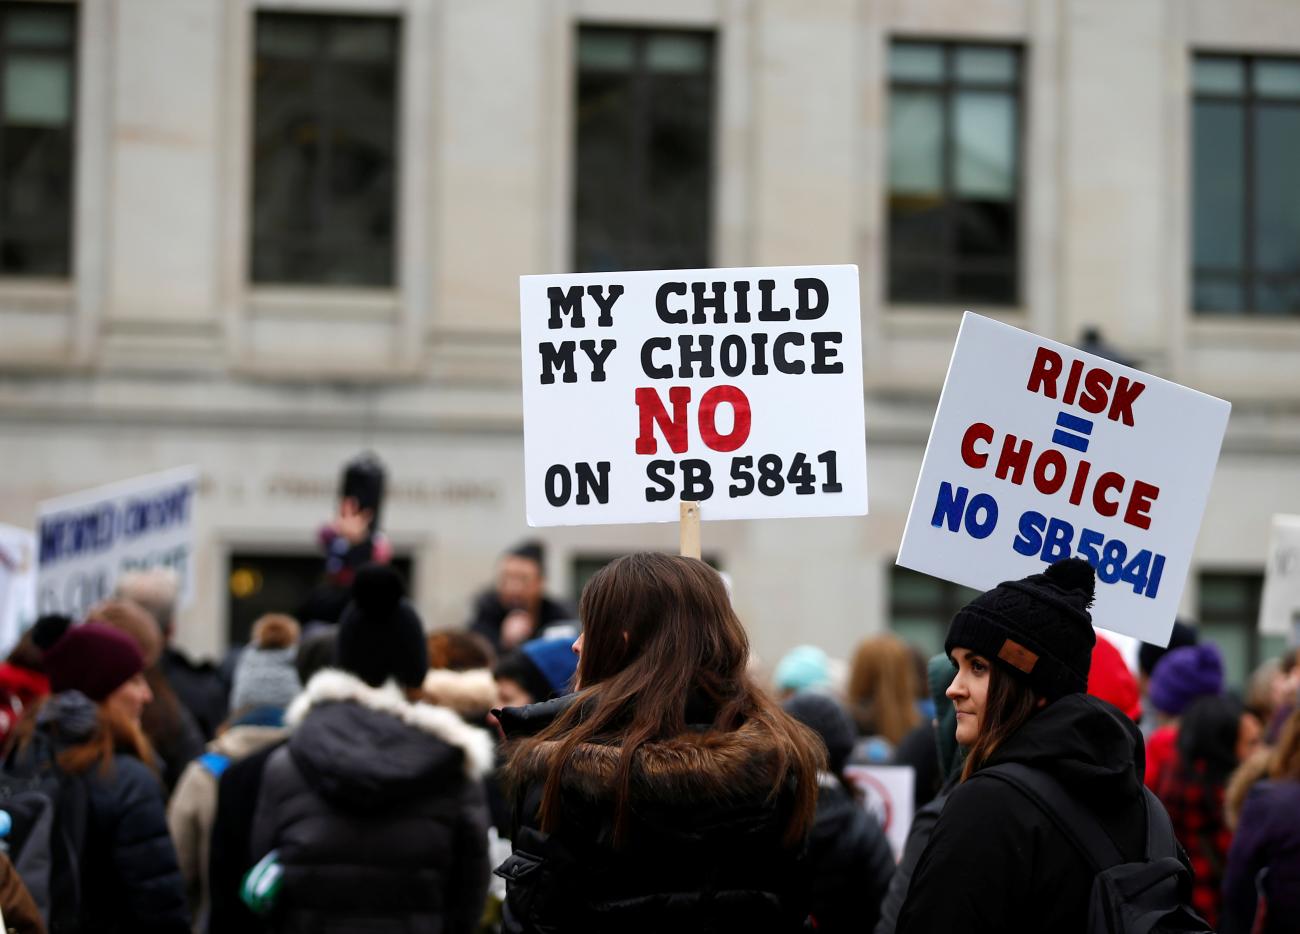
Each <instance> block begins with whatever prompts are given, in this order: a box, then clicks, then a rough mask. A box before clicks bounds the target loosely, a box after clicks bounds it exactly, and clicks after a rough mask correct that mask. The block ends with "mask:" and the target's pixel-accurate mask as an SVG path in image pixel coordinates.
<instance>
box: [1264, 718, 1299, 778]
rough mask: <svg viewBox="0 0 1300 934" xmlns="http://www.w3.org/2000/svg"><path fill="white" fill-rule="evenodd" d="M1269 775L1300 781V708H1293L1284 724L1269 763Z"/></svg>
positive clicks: (1270, 776)
mask: <svg viewBox="0 0 1300 934" xmlns="http://www.w3.org/2000/svg"><path fill="white" fill-rule="evenodd" d="M1268 776H1269V778H1288V779H1291V780H1292V781H1300V709H1296V710H1293V711H1292V712H1291V716H1289V717H1287V718H1286V722H1285V723H1284V724H1283V725H1282V733H1281V736H1279V737H1278V740H1277V745H1276V746H1274V747H1273V758H1272V760H1271V761H1270V762H1269V764H1268Z"/></svg>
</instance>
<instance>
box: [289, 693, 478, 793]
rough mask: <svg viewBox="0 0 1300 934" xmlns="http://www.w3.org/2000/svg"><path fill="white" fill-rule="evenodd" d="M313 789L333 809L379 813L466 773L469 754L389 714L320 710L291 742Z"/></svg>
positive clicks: (345, 704)
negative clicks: (465, 766) (465, 767)
mask: <svg viewBox="0 0 1300 934" xmlns="http://www.w3.org/2000/svg"><path fill="white" fill-rule="evenodd" d="M289 754H290V755H291V756H293V761H294V763H295V764H296V765H297V766H298V768H299V769H300V770H301V771H302V774H303V777H304V778H305V779H306V780H307V783H308V784H309V785H311V786H312V788H314V789H315V790H316V791H317V792H318V793H319V794H320V795H321V797H323V798H325V799H327V800H328V801H329V802H330V803H331V804H333V805H335V806H337V807H339V808H341V809H343V810H349V811H374V810H378V809H380V808H382V807H386V806H389V805H392V804H396V803H398V802H400V801H405V800H406V799H408V798H410V797H412V796H414V795H417V794H422V793H424V794H427V793H428V792H430V791H432V790H433V789H436V788H438V787H439V786H441V785H447V784H451V783H453V782H455V781H457V780H458V779H459V777H460V776H461V775H462V774H463V771H464V761H465V754H464V752H463V751H462V750H461V749H460V748H458V747H456V746H453V745H451V744H449V743H446V742H444V741H442V740H440V739H438V738H437V737H435V736H430V735H429V734H428V733H426V732H424V731H423V730H420V729H417V728H416V727H414V726H410V725H408V724H406V723H403V722H402V721H401V720H399V719H397V718H396V717H394V716H391V715H390V714H388V713H385V712H383V711H379V710H372V709H370V708H368V707H364V706H362V705H361V704H357V703H352V702H349V701H341V702H337V703H329V704H322V705H320V706H318V707H316V708H314V709H313V710H312V711H311V713H309V714H308V715H307V717H306V718H305V719H304V720H303V721H302V723H301V724H300V725H299V726H298V728H297V729H296V730H294V732H293V735H292V736H290V738H289Z"/></svg>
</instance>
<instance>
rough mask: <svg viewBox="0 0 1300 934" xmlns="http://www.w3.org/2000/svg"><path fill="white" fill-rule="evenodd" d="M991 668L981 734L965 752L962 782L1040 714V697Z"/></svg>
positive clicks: (1018, 681)
mask: <svg viewBox="0 0 1300 934" xmlns="http://www.w3.org/2000/svg"><path fill="white" fill-rule="evenodd" d="M988 664H989V692H988V696H987V697H985V698H984V715H983V716H982V717H981V718H980V725H979V726H980V729H979V734H978V735H977V736H976V737H975V742H973V743H971V746H970V749H969V750H967V752H966V764H965V765H963V766H962V770H961V780H962V781H963V782H964V781H966V779H968V778H970V777H971V776H972V775H974V774H975V773H976V772H977V771H979V770H980V769H981V768H983V767H984V765H985V763H987V762H988V761H989V757H990V756H992V755H993V753H995V752H996V751H997V750H998V747H1000V746H1001V745H1002V744H1003V743H1005V742H1006V741H1007V739H1008V738H1009V737H1010V736H1011V734H1013V733H1015V732H1016V730H1018V729H1020V728H1021V727H1022V726H1024V725H1025V724H1026V723H1027V722H1029V718H1030V717H1032V716H1033V715H1034V714H1035V713H1036V712H1037V710H1038V695H1037V694H1035V693H1034V692H1033V690H1032V689H1031V688H1030V687H1029V686H1028V685H1026V684H1025V683H1024V682H1022V681H1020V680H1019V679H1017V678H1015V677H1014V676H1012V675H1009V674H1007V673H1006V672H1004V671H1002V669H1001V667H1000V666H999V665H997V664H995V663H992V662H990V663H988Z"/></svg>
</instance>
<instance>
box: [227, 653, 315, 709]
mask: <svg viewBox="0 0 1300 934" xmlns="http://www.w3.org/2000/svg"><path fill="white" fill-rule="evenodd" d="M296 653H297V650H296V649H295V648H293V647H290V648H286V649H259V648H257V647H256V646H252V645H250V646H248V647H247V648H245V649H244V651H242V652H240V653H239V663H238V664H237V665H236V666H235V683H234V686H233V687H232V688H231V691H230V712H231V713H232V714H234V713H239V712H240V711H244V710H251V709H253V708H257V707H279V708H284V707H288V706H289V703H290V701H292V700H293V699H294V697H296V696H297V695H298V692H299V691H301V690H302V682H301V681H300V680H298V670H297V669H296V668H295V667H294V664H293V662H294V656H295V654H296Z"/></svg>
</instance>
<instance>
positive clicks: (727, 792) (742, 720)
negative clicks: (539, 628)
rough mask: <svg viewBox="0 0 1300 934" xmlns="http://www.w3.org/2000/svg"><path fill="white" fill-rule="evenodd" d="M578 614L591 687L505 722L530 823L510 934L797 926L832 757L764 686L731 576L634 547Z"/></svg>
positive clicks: (516, 868)
mask: <svg viewBox="0 0 1300 934" xmlns="http://www.w3.org/2000/svg"><path fill="white" fill-rule="evenodd" d="M579 615H580V618H581V620H582V623H583V634H582V636H581V637H579V639H578V641H577V642H576V643H575V651H577V652H578V654H579V661H578V691H577V693H575V694H571V695H568V696H566V697H563V698H559V699H557V700H553V701H548V702H545V703H542V704H534V705H531V706H528V707H522V708H507V709H504V710H500V711H497V712H496V715H497V717H498V719H499V720H500V722H501V726H502V729H503V730H504V732H505V735H506V737H507V739H508V740H510V741H511V742H512V743H513V745H512V747H511V749H510V752H509V761H508V764H507V768H506V779H507V785H508V787H510V788H512V789H513V798H514V803H515V814H516V815H517V816H518V821H517V826H516V828H515V831H514V833H513V834H512V836H511V839H512V841H513V843H514V853H513V854H512V855H511V856H510V858H509V859H508V860H507V861H506V862H505V863H504V864H503V865H502V866H501V867H499V868H498V869H497V874H498V875H500V876H502V877H504V878H505V880H506V902H505V906H504V929H505V930H506V931H507V932H515V934H518V932H537V934H540V932H550V931H564V932H566V934H572V932H587V931H590V932H612V931H617V932H620V934H637V932H643V934H649V932H671V934H692V932H705V931H710V932H721V931H745V932H749V934H764V932H793V931H797V930H800V929H801V928H802V925H803V923H804V921H805V918H806V916H807V913H808V907H809V892H808V888H807V880H806V878H805V877H804V873H803V870H802V864H801V862H800V855H801V851H802V849H803V847H804V841H805V839H806V836H807V833H808V831H809V829H810V828H811V826H812V823H813V818H814V815H815V812H816V806H817V773H818V770H819V768H820V767H821V766H822V763H823V761H824V759H823V752H822V749H821V745H820V743H819V742H818V741H817V738H816V736H814V735H813V734H812V732H811V731H809V730H808V729H807V728H806V727H804V726H803V725H802V724H800V723H798V722H796V721H795V720H794V719H793V718H791V717H790V716H789V715H788V714H786V713H785V712H784V711H782V710H781V709H780V707H779V706H778V705H777V704H776V702H775V701H773V700H772V699H771V698H769V697H767V696H766V695H765V694H764V693H763V692H762V691H761V690H760V689H759V688H758V686H757V685H756V684H755V683H754V681H753V680H752V678H751V677H750V675H749V673H748V671H747V670H746V665H747V663H748V661H749V643H748V639H747V637H746V635H745V630H744V627H743V626H742V625H741V623H740V620H739V619H737V618H736V614H735V612H734V611H733V610H732V608H731V603H730V600H729V598H728V596H727V592H726V589H725V587H724V585H723V583H722V579H721V578H720V577H719V576H718V574H717V572H716V571H714V570H713V569H712V568H710V567H709V566H708V565H706V564H704V563H703V562H702V561H697V560H695V559H692V558H679V557H669V556H666V555H658V554H635V555H628V556H626V557H623V558H619V559H617V560H615V561H613V562H611V563H610V564H608V565H607V566H606V567H604V568H603V569H601V570H600V571H599V572H597V573H596V575H595V576H593V577H592V579H591V581H590V582H589V583H588V584H587V587H586V588H585V590H584V591H583V594H582V601H581V606H580V608H579Z"/></svg>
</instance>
